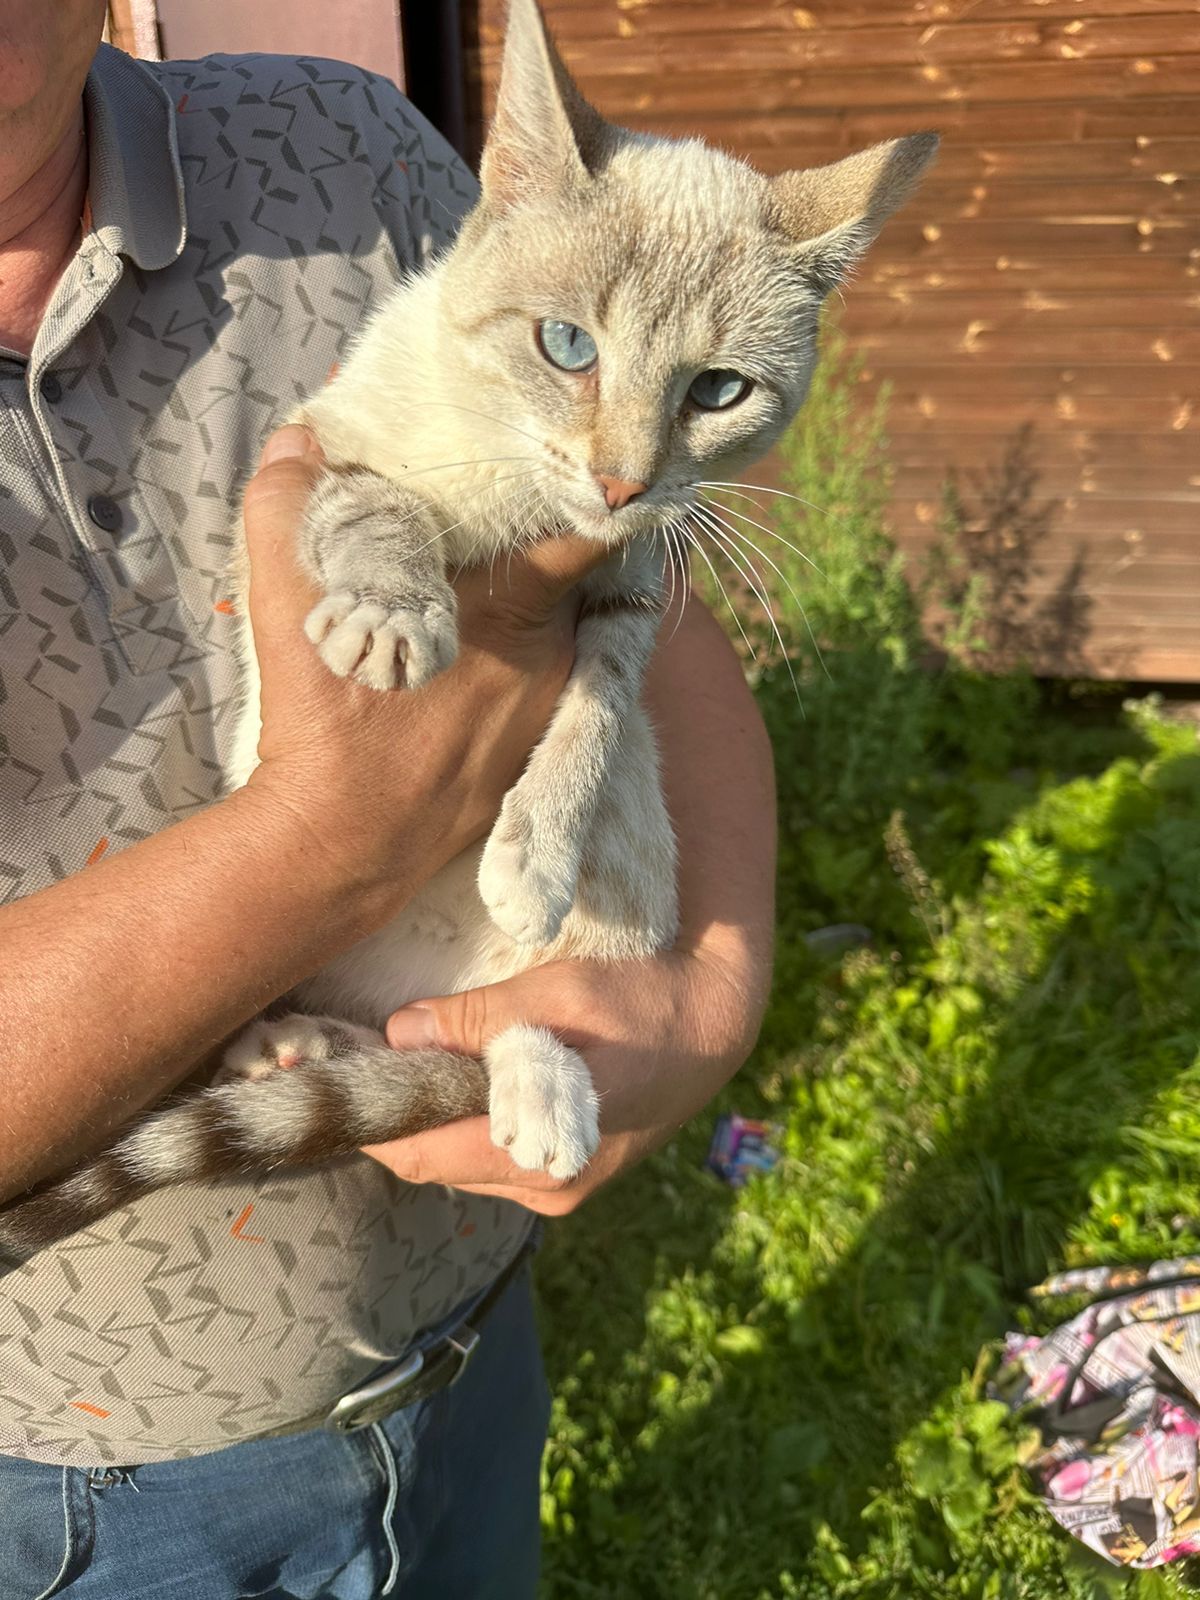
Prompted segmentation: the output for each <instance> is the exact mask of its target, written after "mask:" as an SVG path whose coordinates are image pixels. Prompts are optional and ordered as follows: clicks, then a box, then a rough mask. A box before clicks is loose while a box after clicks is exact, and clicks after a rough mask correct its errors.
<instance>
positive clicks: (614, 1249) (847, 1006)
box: [538, 362, 1200, 1600]
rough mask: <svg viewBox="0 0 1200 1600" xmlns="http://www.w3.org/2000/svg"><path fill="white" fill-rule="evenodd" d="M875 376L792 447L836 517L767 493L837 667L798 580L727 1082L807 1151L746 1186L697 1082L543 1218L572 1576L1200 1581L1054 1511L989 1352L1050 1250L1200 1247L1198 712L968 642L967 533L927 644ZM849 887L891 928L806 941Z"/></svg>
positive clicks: (837, 912)
mask: <svg viewBox="0 0 1200 1600" xmlns="http://www.w3.org/2000/svg"><path fill="white" fill-rule="evenodd" d="M848 396H849V385H848V384H847V382H846V380H845V376H844V374H842V373H839V370H838V366H837V363H836V362H835V363H833V364H832V365H831V366H830V368H828V369H827V376H826V377H825V378H824V379H823V380H822V381H821V383H820V384H819V385H818V388H817V391H816V393H815V394H814V396H813V399H812V402H811V403H810V406H809V407H808V409H807V411H806V419H805V427H804V430H803V431H802V432H800V433H798V434H797V436H796V437H795V438H794V439H793V440H792V442H791V444H790V446H789V470H790V475H791V476H790V483H791V487H792V489H793V490H794V492H795V493H796V494H798V495H801V496H803V497H804V498H806V499H809V500H812V501H814V502H816V503H817V504H818V505H820V506H822V507H825V508H828V509H829V510H831V511H832V512H833V515H832V516H818V515H816V514H813V515H811V516H808V517H806V516H805V514H804V512H803V508H801V507H799V506H798V505H796V504H795V503H794V502H791V501H784V500H780V501H779V502H778V506H779V507H780V508H782V509H779V510H777V511H776V512H775V513H774V517H773V521H774V525H775V526H776V528H778V529H779V531H780V532H782V533H783V534H784V535H785V536H786V537H787V538H788V539H790V540H792V541H793V542H795V543H796V544H797V545H802V546H803V547H804V549H805V551H806V552H808V553H809V554H810V555H811V556H812V557H813V558H814V559H815V560H816V561H817V562H818V564H819V565H820V566H821V568H822V570H823V571H824V572H825V573H826V574H827V577H828V580H829V581H827V582H826V581H823V580H821V579H819V578H816V577H815V576H814V575H813V573H812V572H811V570H810V569H808V568H807V567H806V566H805V565H804V564H803V563H802V562H801V561H800V560H799V558H798V557H796V556H795V555H793V554H792V553H791V552H790V551H787V550H786V549H785V548H784V547H783V546H782V545H772V546H771V547H770V548H771V552H772V555H773V557H774V559H776V560H777V561H778V562H779V564H780V565H781V566H783V567H784V568H785V571H786V572H787V575H788V577H789V579H790V580H791V582H792V583H793V584H794V586H795V588H796V589H797V591H798V593H799V594H800V596H801V597H802V598H803V600H804V604H805V608H806V610H807V611H808V613H809V620H810V622H811V625H812V629H813V632H814V633H815V634H816V636H817V637H818V638H820V639H821V640H822V642H823V644H824V646H825V659H826V662H827V665H828V675H826V674H825V673H824V672H823V671H822V670H821V668H820V666H819V664H818V662H817V659H816V655H815V651H814V648H813V646H812V644H811V641H810V639H809V634H808V631H807V629H806V627H805V625H804V623H803V622H802V621H801V619H800V617H799V614H798V612H797V610H796V608H795V606H794V605H793V604H792V603H791V602H789V603H788V605H786V606H781V607H780V608H779V621H780V627H781V631H782V634H783V641H784V645H785V647H786V649H787V652H788V655H789V657H790V658H791V661H792V664H793V667H794V670H795V672H796V675H797V677H798V679H799V681H800V698H801V701H802V704H803V715H802V714H801V711H800V709H799V708H798V706H797V700H796V697H795V695H794V693H793V691H792V686H791V683H790V681H789V678H788V674H787V672H786V671H785V670H784V668H783V667H782V664H781V661H780V652H779V648H778V646H777V645H775V646H774V647H773V648H772V647H771V646H769V645H767V642H766V636H765V630H759V632H758V633H757V634H756V636H755V642H756V643H758V644H759V645H760V657H762V658H763V659H762V664H761V665H760V666H759V667H757V668H755V669H754V673H755V678H756V692H757V693H758V695H759V698H760V703H761V705H762V708H763V711H764V713H765V715H766V716H767V719H768V722H769V725H770V727H771V730H772V734H773V737H774V741H775V748H776V753H777V760H778V768H779V783H780V798H781V822H782V830H781V884H780V888H781V894H780V934H779V954H778V972H777V981H776V985H775V999H774V1002H773V1004H772V1007H771V1010H770V1013H769V1015H768V1018H767V1021H766V1025H765V1028H764V1030H763V1036H762V1041H761V1044H760V1046H759V1049H758V1050H757V1052H756V1054H755V1056H754V1058H753V1060H752V1061H751V1063H750V1064H749V1066H748V1067H747V1068H746V1069H745V1070H744V1072H743V1073H742V1074H741V1075H740V1076H739V1078H738V1079H737V1081H736V1082H735V1083H734V1084H733V1085H732V1086H731V1088H730V1089H729V1090H728V1091H727V1093H726V1095H725V1096H724V1099H723V1104H724V1105H726V1106H728V1107H737V1108H738V1109H740V1110H742V1111H745V1112H749V1113H761V1112H766V1113H767V1114H769V1115H770V1116H771V1117H772V1118H774V1119H776V1120H777V1121H778V1122H780V1123H781V1124H782V1125H783V1127H784V1130H785V1132H784V1136H783V1147H784V1151H785V1156H784V1160H783V1162H782V1163H781V1165H780V1167H779V1168H778V1169H777V1170H776V1171H775V1172H774V1173H772V1174H771V1175H769V1176H767V1177H765V1178H762V1179H759V1180H756V1181H755V1182H754V1184H753V1185H752V1186H751V1187H750V1188H748V1189H746V1190H744V1191H742V1192H741V1193H740V1194H735V1193H733V1192H732V1191H730V1190H729V1189H727V1188H725V1187H724V1186H723V1185H721V1184H720V1183H719V1182H718V1181H717V1180H716V1179H714V1178H713V1177H711V1176H710V1175H709V1174H707V1173H706V1172H705V1171H704V1169H703V1157H704V1153H705V1149H706V1145H707V1139H708V1135H709V1131H710V1129H711V1125H712V1116H711V1115H710V1116H706V1117H704V1118H702V1119H701V1120H700V1122H699V1123H697V1125H696V1126H694V1127H692V1128H690V1129H688V1130H686V1131H685V1132H684V1134H682V1135H681V1136H680V1138H679V1139H677V1140H676V1141H675V1142H674V1143H673V1144H672V1145H671V1146H670V1147H669V1148H668V1149H667V1150H666V1151H664V1152H663V1153H662V1154H661V1155H660V1156H658V1157H656V1158H655V1159H653V1160H652V1161H650V1162H648V1163H647V1164H646V1165H645V1166H644V1167H642V1168H641V1169H640V1170H639V1171H637V1172H636V1173H634V1174H632V1175H631V1176H630V1177H628V1178H627V1179H626V1180H625V1181H623V1182H622V1183H620V1184H619V1185H616V1186H614V1187H613V1188H612V1189H611V1190H609V1191H608V1192H606V1193H603V1194H602V1195H600V1196H599V1197H598V1198H597V1199H596V1200H594V1201H593V1202H592V1203H591V1204H590V1205H589V1206H588V1207H586V1208H585V1209H584V1210H583V1211H582V1212H581V1213H580V1214H579V1215H578V1216H576V1217H574V1218H571V1219H569V1220H568V1221H566V1222H565V1223H560V1224H557V1225H556V1226H555V1227H554V1229H553V1230H552V1236H551V1239H550V1241H549V1243H548V1244H547V1246H546V1248H545V1250H544V1252H543V1255H542V1258H541V1264H540V1268H539V1273H538V1281H539V1293H540V1299H541V1305H542V1314H543V1326H544V1331H545V1335H546V1346H547V1360H548V1365H549V1368H550V1373H551V1379H552V1382H553V1385H554V1388H555V1393H556V1399H555V1409H554V1417H553V1423H552V1429H551V1437H550V1443H549V1447H548V1450H547V1454H546V1464H545V1492H544V1498H543V1507H544V1527H545V1537H546V1574H547V1575H546V1586H545V1587H546V1593H547V1594H548V1595H549V1596H552V1597H553V1600H559V1597H563V1600H568V1597H576V1596H578V1597H605V1600H614V1597H615V1600H623V1597H626V1596H629V1597H638V1600H641V1597H646V1600H652V1597H659V1596H663V1597H671V1600H767V1597H771V1600H776V1597H778V1600H790V1597H799V1596H803V1597H806V1600H808V1597H812V1600H826V1597H829V1600H843V1597H845V1600H850V1597H855V1600H859V1597H862V1600H866V1597H870V1600H883V1597H891V1596H897V1597H908V1596H930V1597H938V1600H941V1597H950V1596H970V1597H978V1600H1016V1597H1029V1600H1051V1597H1054V1596H1059V1595H1069V1596H1078V1597H1085V1596H1086V1597H1093V1596H1094V1597H1096V1600H1100V1597H1102V1596H1109V1595H1127V1596H1130V1597H1137V1600H1150V1597H1152V1596H1168V1595H1176V1594H1185V1593H1191V1592H1200V1591H1198V1590H1197V1589H1196V1588H1195V1587H1194V1586H1195V1584H1196V1578H1195V1576H1194V1575H1193V1578H1192V1583H1193V1587H1192V1588H1189V1587H1188V1574H1187V1573H1186V1572H1185V1571H1182V1570H1180V1569H1173V1570H1171V1571H1170V1572H1168V1573H1166V1574H1161V1575H1160V1574H1147V1575H1144V1576H1142V1577H1140V1578H1133V1579H1125V1578H1122V1577H1121V1576H1120V1575H1119V1574H1117V1573H1115V1571H1114V1570H1113V1569H1111V1568H1108V1567H1107V1566H1105V1565H1103V1564H1101V1563H1099V1562H1097V1561H1096V1560H1094V1559H1092V1558H1090V1557H1089V1556H1087V1555H1086V1554H1085V1553H1084V1552H1082V1551H1081V1550H1079V1549H1078V1548H1077V1547H1076V1546H1075V1545H1074V1544H1073V1543H1072V1542H1071V1541H1070V1540H1069V1539H1068V1538H1067V1536H1066V1535H1065V1534H1063V1533H1061V1532H1060V1531H1059V1530H1058V1529H1057V1527H1056V1526H1055V1525H1054V1524H1053V1523H1052V1522H1051V1521H1050V1519H1049V1517H1048V1516H1047V1515H1046V1514H1045V1513H1044V1512H1043V1511H1042V1510H1041V1509H1040V1507H1039V1506H1038V1504H1037V1502H1036V1501H1035V1499H1034V1498H1033V1497H1032V1495H1031V1494H1030V1492H1029V1489H1028V1486H1027V1484H1026V1481H1025V1479H1024V1477H1023V1475H1022V1472H1021V1469H1020V1467H1019V1466H1018V1461H1017V1458H1018V1452H1019V1449H1020V1446H1021V1443H1022V1439H1021V1435H1020V1433H1019V1431H1018V1430H1017V1429H1016V1428H1014V1427H1013V1426H1012V1425H1010V1424H1009V1422H1008V1421H1007V1419H1006V1418H1005V1417H1004V1416H1003V1415H1002V1414H1001V1411H1000V1408H998V1407H996V1406H995V1405H993V1404H991V1403H988V1402H987V1401H986V1400H985V1399H984V1398H983V1397H982V1379H981V1377H980V1375H979V1370H978V1366H977V1364H978V1361H979V1357H980V1352H981V1351H984V1350H986V1349H987V1348H988V1347H990V1346H993V1345H994V1341H995V1340H996V1339H997V1338H998V1337H999V1336H1000V1335H1002V1334H1003V1332H1004V1331H1005V1330H1006V1329H1007V1328H1011V1327H1016V1326H1022V1325H1023V1326H1029V1327H1044V1326H1049V1325H1050V1322H1052V1321H1053V1320H1055V1317H1054V1314H1053V1313H1049V1312H1047V1313H1038V1315H1037V1317H1035V1316H1034V1315H1033V1314H1032V1313H1031V1312H1030V1310H1029V1309H1028V1307H1027V1302H1026V1300H1025V1298H1024V1291H1025V1290H1026V1288H1027V1287H1028V1286H1029V1285H1031V1284H1033V1283H1035V1282H1037V1281H1038V1280H1039V1279H1040V1278H1041V1277H1042V1276H1044V1275H1045V1273H1046V1272H1048V1271H1052V1270H1054V1269H1056V1268H1060V1267H1063V1266H1067V1265H1074V1264H1080V1263H1084V1262H1101V1261H1117V1260H1129V1259H1139V1258H1142V1257H1148V1256H1157V1255H1164V1254H1172V1253H1182V1252H1184V1251H1195V1250H1200V1234H1198V1233H1197V1231H1196V1230H1197V1228H1200V1223H1197V1222H1192V1221H1185V1222H1184V1223H1183V1225H1182V1227H1181V1226H1180V1225H1179V1223H1178V1222H1177V1221H1175V1222H1173V1219H1178V1218H1180V1217H1182V1218H1184V1219H1194V1218H1198V1217H1200V1163H1197V1161H1196V1159H1195V1155H1196V1149H1197V1141H1198V1137H1200V959H1198V957H1200V948H1198V947H1200V753H1198V751H1197V742H1196V738H1195V734H1194V732H1193V731H1191V730H1188V729H1185V728H1182V727H1180V726H1178V725H1175V724H1172V723H1169V722H1166V721H1164V720H1163V719H1162V718H1161V717H1160V716H1159V715H1158V714H1157V712H1156V710H1155V708H1154V706H1153V704H1141V705H1127V706H1123V705H1122V702H1121V699H1120V697H1119V696H1118V695H1115V694H1108V695H1105V694H1097V693H1089V694H1087V695H1082V696H1078V695H1074V694H1072V693H1071V692H1070V691H1069V690H1068V689H1066V688H1062V687H1060V688H1057V689H1054V690H1050V689H1046V688H1044V687H1038V686H1036V685H1035V684H1034V683H1033V682H1032V681H1031V680H1030V679H1028V678H1026V677H1024V676H1022V675H1020V674H1014V675H1010V676H1007V677H989V676H986V675H984V674H982V673H981V672H979V671H978V670H976V666H975V662H976V661H977V659H978V658H979V655H980V651H981V650H982V648H983V646H984V645H985V644H987V642H988V636H987V630H988V629H989V627H991V626H992V625H993V621H994V615H995V606H996V604H997V603H998V596H997V594H996V592H995V591H994V590H992V591H989V580H988V576H987V574H986V573H984V574H983V575H982V576H981V575H980V574H978V573H972V572H971V571H970V570H967V569H964V568H963V566H962V564H961V562H958V561H957V560H956V558H955V551H956V541H954V540H953V539H951V538H948V539H947V543H946V546H945V548H944V550H943V556H944V557H945V558H947V559H944V560H943V561H942V562H941V563H940V564H939V567H938V569H937V571H936V573H935V576H934V577H933V578H931V579H930V582H931V583H936V584H938V585H940V587H939V588H937V590H936V592H932V593H931V592H928V591H927V592H926V595H925V598H927V599H929V598H932V599H934V600H940V601H941V602H942V614H943V618H944V621H943V624H942V626H941V629H940V637H939V638H938V639H937V640H936V641H935V643H936V644H937V645H938V646H939V647H940V649H941V651H942V659H943V664H942V665H941V667H940V668H939V669H938V670H930V669H929V665H928V661H929V644H930V641H929V639H928V637H927V635H926V633H925V632H924V631H923V629H922V626H921V622H920V610H919V608H918V606H917V604H916V603H915V602H914V600H913V598H912V596H911V591H910V588H909V586H908V584H907V583H906V582H905V579H904V575H903V573H902V571H901V569H900V565H899V563H898V560H897V558H896V556H895V552H894V550H893V549H892V547H891V544H890V542H889V541H888V539H887V536H886V528H885V524H884V518H883V506H884V502H885V499H886V470H885V463H886V454H885V446H884V444H883V440H882V435H881V429H880V424H881V417H880V416H877V417H876V418H874V419H869V420H868V421H866V422H858V423H856V422H855V421H854V419H853V416H852V413H851V410H850V405H849V398H848ZM948 505H949V507H950V511H951V513H952V516H951V521H952V523H953V522H954V519H955V518H956V517H958V516H960V515H961V512H960V511H959V510H958V509H956V507H955V504H954V501H953V498H952V499H951V500H949V501H948ZM751 514H752V515H754V516H756V517H758V518H759V520H761V521H765V520H766V518H765V517H763V516H760V514H759V513H758V512H754V511H753V510H752V511H751ZM955 526H957V524H955ZM955 526H951V527H950V529H949V530H948V531H949V533H950V534H951V535H952V534H953V533H954V531H955ZM1001 543H1003V541H1001ZM775 592H776V593H777V594H778V592H779V585H777V584H776V585H775ZM739 606H740V601H739ZM832 922H858V923H865V924H866V925H867V926H869V927H870V928H871V929H872V930H873V934H874V939H873V942H872V944H871V946H870V947H869V948H867V949H865V950H859V951H855V952H852V953H851V954H849V955H847V956H845V957H844V958H842V959H841V960H837V959H821V958H818V957H816V956H814V955H813V954H812V953H811V952H810V950H809V947H808V946H807V945H806V944H805V942H804V939H803V935H804V933H805V932H807V931H809V930H811V929H814V928H817V927H820V926H822V925H824V924H827V923H832ZM1060 1314H1061V1313H1060ZM1039 1318H1040V1319H1041V1320H1038V1319H1039ZM1047 1319H1048V1320H1047Z"/></svg>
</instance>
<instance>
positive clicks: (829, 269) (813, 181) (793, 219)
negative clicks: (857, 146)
mask: <svg viewBox="0 0 1200 1600" xmlns="http://www.w3.org/2000/svg"><path fill="white" fill-rule="evenodd" d="M937 147H938V136H937V134H936V133H913V134H910V135H909V136H908V137H907V138H904V139H889V140H888V141H887V142H886V143H884V144H876V145H872V146H871V148H870V149H869V150H860V151H859V152H858V153H857V154H856V155H852V156H846V157H845V159H844V160H842V161H835V162H833V163H832V164H831V165H830V166H827V167H809V168H807V169H805V170H804V171H800V172H785V173H783V174H782V175H781V176H780V177H778V178H773V179H772V180H771V186H770V199H769V202H768V205H769V211H770V218H771V223H772V225H773V226H774V227H775V228H777V229H778V230H779V231H780V232H782V233H785V234H787V236H788V238H789V239H792V240H794V241H795V243H796V244H797V245H798V246H799V256H800V263H801V265H802V267H803V269H804V271H805V272H807V273H808V275H809V276H810V277H811V278H812V280H813V282H814V283H815V284H816V286H817V287H818V288H819V289H820V290H821V292H822V294H826V293H828V292H829V290H830V289H832V288H833V287H834V286H835V285H836V284H838V283H840V282H841V281H842V279H843V278H844V277H845V276H846V274H847V273H848V272H849V271H850V269H851V268H852V267H853V266H854V264H855V262H856V261H857V260H858V258H859V256H861V255H862V253H863V251H864V250H866V248H867V246H868V245H869V244H870V243H871V242H872V240H873V239H874V238H875V236H876V234H877V233H878V232H879V230H880V228H882V227H883V225H884V223H885V222H886V221H887V219H888V218H889V217H890V216H891V214H892V212H893V211H895V210H897V209H898V207H900V206H902V205H903V204H904V202H905V201H906V200H907V199H908V197H909V195H910V194H911V193H912V192H913V190H914V189H915V188H916V186H917V183H918V181H919V179H920V177H921V174H922V173H923V172H924V170H925V168H926V167H927V166H928V165H929V163H930V162H931V161H932V160H933V158H934V156H935V154H936V153H937Z"/></svg>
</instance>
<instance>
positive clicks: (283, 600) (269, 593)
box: [242, 425, 325, 631]
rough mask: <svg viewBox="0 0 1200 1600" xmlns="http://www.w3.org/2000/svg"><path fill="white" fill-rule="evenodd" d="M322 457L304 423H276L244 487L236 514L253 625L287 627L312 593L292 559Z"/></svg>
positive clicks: (304, 607)
mask: <svg viewBox="0 0 1200 1600" xmlns="http://www.w3.org/2000/svg"><path fill="white" fill-rule="evenodd" d="M324 464H325V458H324V456H323V455H322V454H321V447H320V445H318V443H317V441H316V438H315V437H314V435H313V434H312V433H311V432H310V431H309V429H307V428H303V427H299V426H296V425H291V426H289V427H286V428H280V429H278V430H277V432H275V433H273V434H272V435H271V437H270V438H269V439H268V440H267V444H266V448H265V449H264V451H263V454H262V461H261V463H260V464H259V468H258V471H257V472H256V473H255V474H254V476H253V478H251V480H250V482H249V483H248V484H247V486H246V494H245V498H244V500H243V502H242V519H243V522H244V524H245V529H246V549H247V551H248V553H249V557H250V599H251V607H252V610H253V612H254V617H255V622H256V625H258V626H260V627H262V628H264V629H266V630H267V631H269V630H270V628H271V626H272V623H274V622H276V621H278V622H279V623H280V624H281V625H282V626H285V627H287V628H288V629H289V630H290V629H291V628H292V627H294V625H295V619H296V616H297V613H299V614H300V615H303V614H304V613H305V612H306V611H307V610H308V608H309V606H310V605H311V604H312V603H313V600H314V598H315V595H314V593H313V590H312V587H311V585H310V584H309V582H308V580H307V578H306V577H305V575H304V573H303V572H302V571H301V569H300V566H299V563H298V562H297V560H296V528H297V525H298V524H299V521H300V518H301V517H302V516H303V515H304V508H305V506H306V505H307V504H308V497H309V495H310V494H311V493H312V490H313V486H314V484H315V483H316V481H317V478H318V477H319V476H320V474H321V470H322V468H323V467H324Z"/></svg>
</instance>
